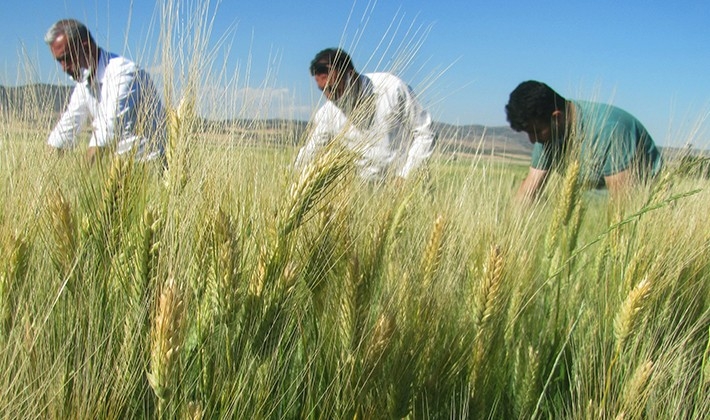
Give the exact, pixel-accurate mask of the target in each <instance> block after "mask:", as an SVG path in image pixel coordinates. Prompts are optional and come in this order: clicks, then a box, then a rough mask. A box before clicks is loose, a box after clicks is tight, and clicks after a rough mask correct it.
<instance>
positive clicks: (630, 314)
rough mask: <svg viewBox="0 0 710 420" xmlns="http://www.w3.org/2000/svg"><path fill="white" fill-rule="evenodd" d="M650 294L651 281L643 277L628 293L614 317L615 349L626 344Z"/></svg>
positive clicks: (619, 348)
mask: <svg viewBox="0 0 710 420" xmlns="http://www.w3.org/2000/svg"><path fill="white" fill-rule="evenodd" d="M650 294H651V282H650V280H648V277H644V279H643V280H641V282H639V284H637V285H636V287H634V288H633V289H632V290H631V291H630V292H629V294H628V296H627V297H626V299H625V300H624V302H623V303H622V304H621V307H620V308H619V311H618V312H617V314H616V317H615V318H614V336H615V337H616V347H617V351H621V350H622V349H623V348H624V346H625V345H626V343H627V341H628V339H629V337H630V336H631V335H632V334H633V332H634V328H635V327H636V326H637V325H638V322H639V317H640V313H641V310H642V309H643V307H644V305H645V304H646V302H647V300H648V297H649V296H650Z"/></svg>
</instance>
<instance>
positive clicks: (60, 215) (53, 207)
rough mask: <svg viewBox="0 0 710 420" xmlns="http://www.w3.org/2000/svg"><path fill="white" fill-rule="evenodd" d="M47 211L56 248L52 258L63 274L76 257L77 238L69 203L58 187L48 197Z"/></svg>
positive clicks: (74, 221)
mask: <svg viewBox="0 0 710 420" xmlns="http://www.w3.org/2000/svg"><path fill="white" fill-rule="evenodd" d="M49 212H50V217H51V222H52V233H53V235H54V242H55V250H56V251H55V252H54V253H53V254H52V257H53V258H52V260H53V261H55V264H56V266H57V268H58V269H59V270H60V272H61V273H62V274H63V275H64V274H66V273H68V272H69V270H70V269H71V267H72V265H73V263H74V259H75V258H76V252H77V244H78V239H77V226H76V220H75V218H74V214H73V213H72V211H71V204H70V203H69V201H68V200H67V199H66V198H64V196H63V195H62V192H61V191H60V190H58V189H57V190H55V191H54V193H53V194H52V195H51V196H50V198H49Z"/></svg>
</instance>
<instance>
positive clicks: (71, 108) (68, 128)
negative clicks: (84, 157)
mask: <svg viewBox="0 0 710 420" xmlns="http://www.w3.org/2000/svg"><path fill="white" fill-rule="evenodd" d="M82 90H83V86H79V85H76V86H75V87H74V90H73V91H72V94H71V96H70V98H69V103H68V104H67V107H66V109H65V110H64V112H63V113H62V116H61V117H60V118H59V121H58V122H57V125H55V126H54V129H53V130H52V132H51V133H50V134H49V138H48V139H47V144H48V145H49V146H51V147H52V148H54V149H56V150H57V151H58V153H57V154H58V155H59V156H62V155H63V152H62V151H63V149H65V148H73V147H74V145H75V144H74V143H75V139H76V136H77V134H78V133H79V132H80V131H81V128H82V126H83V125H84V123H85V122H86V118H87V117H88V114H89V112H88V109H87V107H86V103H85V101H84V98H83V96H82V95H83V92H82Z"/></svg>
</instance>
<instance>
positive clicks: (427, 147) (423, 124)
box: [296, 73, 434, 179]
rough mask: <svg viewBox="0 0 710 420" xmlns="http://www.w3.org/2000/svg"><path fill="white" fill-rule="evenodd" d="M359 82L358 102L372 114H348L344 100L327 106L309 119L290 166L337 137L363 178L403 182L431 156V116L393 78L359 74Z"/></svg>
mask: <svg viewBox="0 0 710 420" xmlns="http://www.w3.org/2000/svg"><path fill="white" fill-rule="evenodd" d="M359 83H360V103H369V104H370V106H371V108H372V109H371V110H369V111H365V112H362V109H359V108H362V107H361V106H356V107H355V109H354V110H353V109H352V108H353V107H352V106H347V104H346V103H344V102H345V101H347V100H348V98H347V97H346V98H343V100H342V101H338V102H333V101H327V102H326V103H325V104H324V105H323V106H322V107H321V108H320V109H319V110H318V111H317V112H316V114H315V116H314V118H313V129H312V132H311V134H310V136H309V138H308V140H307V141H306V144H305V146H303V148H301V150H300V151H299V153H298V157H297V158H296V166H297V167H302V166H304V165H306V164H307V163H308V162H310V161H311V160H313V158H314V156H315V154H316V153H317V152H318V150H319V149H320V148H322V147H323V146H325V145H326V144H328V143H329V142H330V141H332V140H333V139H335V138H339V139H342V140H343V141H344V142H345V145H346V146H347V147H348V148H349V149H351V150H353V151H355V152H357V153H359V154H360V156H361V158H360V160H359V161H358V167H359V169H360V174H361V176H362V177H363V178H366V179H382V178H384V177H386V176H387V175H388V174H393V175H397V176H400V177H404V178H406V177H407V175H409V174H410V172H411V171H412V170H414V169H415V168H417V167H419V166H420V165H421V163H422V162H423V161H424V160H426V159H427V158H428V157H429V156H430V155H431V153H432V148H433V146H434V134H433V132H432V130H431V117H430V115H429V113H428V112H427V111H426V110H424V109H423V108H422V106H421V105H420V104H419V101H417V99H416V97H415V96H414V93H413V92H412V90H411V89H410V88H409V86H407V84H405V83H404V82H403V81H402V80H401V79H400V78H398V77H397V76H394V75H392V74H389V73H369V74H363V75H360V77H359ZM353 114H356V115H355V116H353ZM351 117H352V118H351Z"/></svg>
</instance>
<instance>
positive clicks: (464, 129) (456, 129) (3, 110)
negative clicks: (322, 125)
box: [0, 84, 532, 158]
mask: <svg viewBox="0 0 710 420" xmlns="http://www.w3.org/2000/svg"><path fill="white" fill-rule="evenodd" d="M72 88H73V87H72V86H67V85H49V84H33V85H26V86H18V87H4V86H0V115H8V116H12V115H22V116H24V117H25V118H26V117H27V116H28V114H29V115H32V113H34V112H40V110H47V109H49V110H51V112H52V113H54V114H59V113H60V112H62V110H63V109H64V107H65V106H66V103H67V101H68V99H69V95H70V94H71V91H72ZM200 125H201V126H202V127H203V129H204V130H209V131H210V132H218V133H219V132H222V133H227V132H228V131H232V132H233V131H234V130H238V131H240V132H241V133H240V135H241V136H243V137H246V138H249V137H253V138H257V137H258V138H260V139H263V138H264V136H265V135H266V138H267V139H268V141H269V142H270V143H275V144H298V143H299V142H300V141H302V138H303V135H304V134H305V132H306V130H307V126H308V124H307V122H305V121H297V120H293V121H292V120H281V119H268V120H228V121H214V120H202V121H201V122H200ZM433 128H434V131H435V132H436V133H437V146H438V148H439V151H440V152H441V153H444V154H478V153H483V154H485V155H495V156H501V157H508V158H527V157H528V156H529V155H530V151H531V150H532V145H531V144H530V142H529V141H528V139H527V136H525V135H524V134H521V133H517V132H515V131H513V130H511V129H510V128H509V127H507V126H505V127H486V126H483V125H453V124H446V123H441V122H434V124H433ZM284 131H285V132H287V133H288V135H287V138H285V139H284V138H283V132H284Z"/></svg>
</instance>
